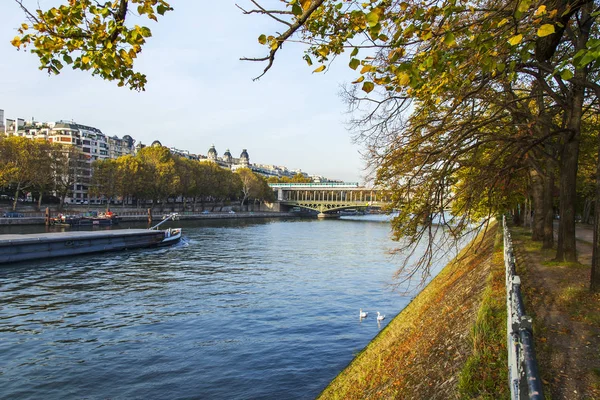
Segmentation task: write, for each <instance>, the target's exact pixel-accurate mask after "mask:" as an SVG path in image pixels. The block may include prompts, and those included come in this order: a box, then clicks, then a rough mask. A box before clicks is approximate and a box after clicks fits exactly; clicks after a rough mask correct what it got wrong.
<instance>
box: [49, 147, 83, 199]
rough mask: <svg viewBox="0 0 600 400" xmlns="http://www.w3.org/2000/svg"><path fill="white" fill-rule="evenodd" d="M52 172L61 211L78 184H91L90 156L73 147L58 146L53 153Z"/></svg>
mask: <svg viewBox="0 0 600 400" xmlns="http://www.w3.org/2000/svg"><path fill="white" fill-rule="evenodd" d="M52 165H53V167H52V171H53V173H54V182H55V191H56V195H57V196H58V197H59V198H60V204H59V210H62V209H63V207H64V204H65V198H66V197H67V195H69V194H71V193H73V189H74V186H75V185H76V184H81V185H88V184H89V183H90V161H89V156H87V155H85V154H84V153H83V152H82V151H81V150H79V149H78V148H76V147H72V146H57V147H55V148H54V151H53V152H52Z"/></svg>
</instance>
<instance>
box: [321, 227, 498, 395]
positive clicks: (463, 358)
mask: <svg viewBox="0 0 600 400" xmlns="http://www.w3.org/2000/svg"><path fill="white" fill-rule="evenodd" d="M501 243H502V242H501V233H499V232H498V226H497V224H494V225H493V227H492V228H491V229H489V230H488V231H487V232H486V233H485V234H482V235H480V236H479V237H478V238H477V239H476V240H475V241H474V242H473V243H472V245H469V246H467V247H466V248H465V250H463V251H462V252H461V254H460V255H459V256H458V257H456V259H455V260H453V261H452V262H451V263H449V264H448V265H447V266H446V267H445V268H444V269H443V270H442V271H441V272H440V273H439V275H438V276H437V277H436V278H434V279H433V280H432V281H431V283H429V285H427V287H426V288H425V289H423V291H422V292H421V293H420V294H419V295H418V296H417V297H415V298H414V299H413V301H412V302H411V303H410V304H409V305H408V306H407V307H406V308H405V309H404V310H403V311H402V312H401V313H400V314H398V316H397V317H396V318H394V319H393V320H392V321H391V322H390V323H389V324H388V326H387V327H386V328H385V329H383V330H382V331H381V332H380V333H379V335H377V337H376V338H375V339H373V341H372V342H371V343H370V344H369V345H368V346H367V347H366V348H365V349H364V350H363V351H362V352H361V353H359V354H358V355H357V356H356V357H355V358H354V360H353V361H352V362H351V363H350V364H349V365H348V367H346V369H344V370H343V371H342V372H341V373H340V374H339V375H338V376H337V377H336V378H335V379H334V380H333V381H332V382H331V383H330V384H329V386H327V388H325V390H324V391H323V392H322V393H321V395H320V398H321V399H359V398H403V399H451V398H474V397H477V398H494V399H500V398H506V397H507V396H508V394H507V393H508V383H507V374H508V372H507V367H506V345H505V342H506V322H505V321H506V311H505V297H504V296H505V290H504V265H503V258H502V244H501Z"/></svg>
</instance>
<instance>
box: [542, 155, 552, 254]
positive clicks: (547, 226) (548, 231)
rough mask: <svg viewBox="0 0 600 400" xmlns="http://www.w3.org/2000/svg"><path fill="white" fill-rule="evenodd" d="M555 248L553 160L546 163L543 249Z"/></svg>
mask: <svg viewBox="0 0 600 400" xmlns="http://www.w3.org/2000/svg"><path fill="white" fill-rule="evenodd" d="M553 246H554V164H553V162H552V160H551V159H548V161H547V163H546V178H545V179H544V242H543V244H542V248H543V249H551V248H552V247H553Z"/></svg>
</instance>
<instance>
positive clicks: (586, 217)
mask: <svg viewBox="0 0 600 400" xmlns="http://www.w3.org/2000/svg"><path fill="white" fill-rule="evenodd" d="M593 205H594V199H590V198H586V199H585V203H584V205H583V217H582V219H581V221H582V222H583V223H586V224H589V223H590V216H591V214H592V206H593Z"/></svg>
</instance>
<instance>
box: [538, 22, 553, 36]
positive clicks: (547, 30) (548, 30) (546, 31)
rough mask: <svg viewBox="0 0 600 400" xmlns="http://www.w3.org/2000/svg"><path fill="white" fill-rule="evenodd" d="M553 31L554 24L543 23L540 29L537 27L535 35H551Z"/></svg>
mask: <svg viewBox="0 0 600 400" xmlns="http://www.w3.org/2000/svg"><path fill="white" fill-rule="evenodd" d="M554 32H556V31H555V30H554V25H552V24H544V25H542V26H540V29H538V31H537V35H538V36H539V37H544V36H548V35H552V34H553V33H554Z"/></svg>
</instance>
